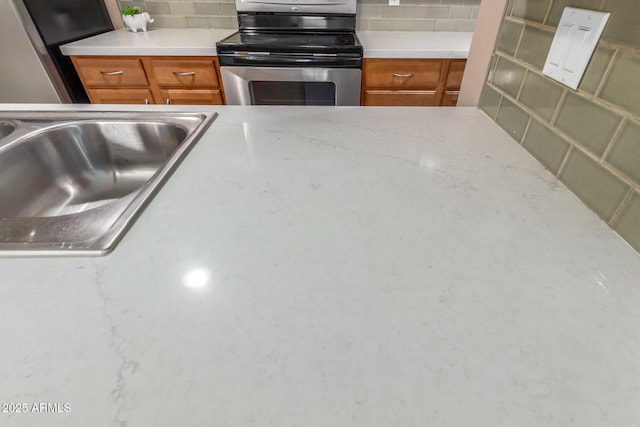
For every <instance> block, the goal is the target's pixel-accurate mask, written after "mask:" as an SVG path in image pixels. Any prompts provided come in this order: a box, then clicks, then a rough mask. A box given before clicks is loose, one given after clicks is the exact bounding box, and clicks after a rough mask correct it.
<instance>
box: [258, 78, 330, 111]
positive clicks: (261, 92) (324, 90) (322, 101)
mask: <svg viewBox="0 0 640 427" xmlns="http://www.w3.org/2000/svg"><path fill="white" fill-rule="evenodd" d="M249 90H250V91H251V104H253V105H336V84H335V83H334V82H274V81H250V82H249Z"/></svg>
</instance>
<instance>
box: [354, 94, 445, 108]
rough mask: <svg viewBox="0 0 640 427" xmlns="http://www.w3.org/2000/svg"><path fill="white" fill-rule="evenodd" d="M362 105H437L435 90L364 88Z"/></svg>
mask: <svg viewBox="0 0 640 427" xmlns="http://www.w3.org/2000/svg"><path fill="white" fill-rule="evenodd" d="M363 98H364V99H363V102H362V105H369V106H374V105H375V106H413V107H415V106H434V105H438V96H437V93H436V91H435V90H403V91H392V90H366V91H365V94H364V97H363Z"/></svg>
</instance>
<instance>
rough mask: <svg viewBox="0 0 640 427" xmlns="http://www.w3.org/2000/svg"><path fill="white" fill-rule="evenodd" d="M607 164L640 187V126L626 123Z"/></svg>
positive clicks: (614, 144)
mask: <svg viewBox="0 0 640 427" xmlns="http://www.w3.org/2000/svg"><path fill="white" fill-rule="evenodd" d="M607 162H609V163H610V164H611V165H613V166H614V167H615V168H617V169H618V170H619V171H621V172H622V173H624V174H625V175H627V176H628V177H629V178H631V179H632V180H633V181H634V182H635V183H636V184H637V185H639V186H640V125H638V124H637V123H633V122H627V123H625V125H624V127H623V128H622V131H621V132H620V136H619V137H618V138H617V139H616V141H615V142H614V143H613V148H612V149H611V152H610V153H609V157H608V158H607Z"/></svg>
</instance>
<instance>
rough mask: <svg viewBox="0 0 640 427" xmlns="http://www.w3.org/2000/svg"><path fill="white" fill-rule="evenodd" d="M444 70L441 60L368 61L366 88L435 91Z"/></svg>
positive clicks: (366, 66)
mask: <svg viewBox="0 0 640 427" xmlns="http://www.w3.org/2000/svg"><path fill="white" fill-rule="evenodd" d="M442 68H443V61H441V60H420V59H417V60H416V59H413V60H396V59H394V60H385V59H367V60H366V61H365V65H364V70H363V73H364V76H365V77H364V78H365V87H367V88H394V89H411V88H416V89H418V88H419V89H429V90H435V89H436V88H437V87H438V82H439V81H440V76H441V74H442Z"/></svg>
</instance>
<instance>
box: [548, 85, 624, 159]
mask: <svg viewBox="0 0 640 427" xmlns="http://www.w3.org/2000/svg"><path fill="white" fill-rule="evenodd" d="M621 122H622V117H621V116H620V115H618V114H616V113H614V112H612V111H609V110H607V109H606V108H604V107H602V106H600V105H598V104H596V103H595V102H593V101H591V100H589V99H587V98H584V97H582V96H580V95H578V94H576V93H573V92H569V93H568V94H567V98H566V99H565V100H564V102H563V103H562V105H561V106H560V113H559V114H558V119H557V120H556V127H557V128H558V129H560V130H562V131H564V132H565V133H566V134H567V135H569V136H570V137H572V138H573V139H575V140H576V141H580V142H581V144H582V146H583V147H585V148H587V149H588V150H589V151H591V152H592V153H594V154H597V155H598V156H601V155H602V154H603V153H604V151H605V150H606V148H607V145H608V144H609V141H611V138H613V135H614V133H615V131H616V130H617V129H618V126H620V123H621Z"/></svg>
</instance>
